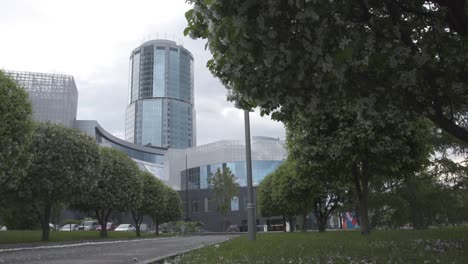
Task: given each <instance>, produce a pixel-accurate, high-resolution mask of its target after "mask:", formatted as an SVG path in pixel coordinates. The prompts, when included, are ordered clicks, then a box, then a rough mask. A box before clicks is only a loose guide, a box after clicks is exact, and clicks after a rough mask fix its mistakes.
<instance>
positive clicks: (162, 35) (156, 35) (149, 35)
mask: <svg viewBox="0 0 468 264" xmlns="http://www.w3.org/2000/svg"><path fill="white" fill-rule="evenodd" d="M154 39H167V40H172V41H174V42H175V43H176V44H177V45H180V46H183V45H184V43H183V42H182V39H181V38H180V37H178V36H177V35H175V34H168V33H166V32H164V33H160V32H152V33H147V34H145V35H143V36H142V38H141V43H142V44H143V43H144V42H146V41H150V40H154Z"/></svg>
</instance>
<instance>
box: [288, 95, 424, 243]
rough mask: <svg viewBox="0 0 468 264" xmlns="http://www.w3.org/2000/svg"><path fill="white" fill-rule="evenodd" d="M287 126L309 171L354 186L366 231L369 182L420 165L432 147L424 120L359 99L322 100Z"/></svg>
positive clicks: (294, 151) (294, 153) (294, 150)
mask: <svg viewBox="0 0 468 264" xmlns="http://www.w3.org/2000/svg"><path fill="white" fill-rule="evenodd" d="M286 126H287V131H288V135H287V140H288V151H289V154H290V156H291V158H293V159H295V160H296V161H297V162H298V163H301V164H303V165H302V166H305V167H306V168H307V167H308V168H307V170H309V171H311V172H313V174H311V175H310V176H311V177H315V178H316V180H317V181H318V182H322V183H325V184H327V185H328V186H340V185H341V186H345V185H349V184H352V185H353V186H354V190H353V193H355V194H356V195H357V197H356V199H357V200H358V201H359V216H360V220H361V221H360V225H361V229H362V231H363V233H365V234H367V233H369V231H370V225H369V219H368V195H369V192H370V189H371V185H372V184H385V183H386V182H387V181H390V180H393V179H404V178H405V177H408V176H410V175H413V174H414V173H417V172H418V171H421V170H422V169H424V165H426V164H427V162H428V161H429V155H430V154H431V151H432V148H431V145H430V138H431V135H432V131H431V127H430V126H429V125H428V123H427V122H426V121H425V120H420V119H418V118H416V117H414V116H411V115H409V116H404V115H401V114H400V113H399V112H398V111H389V110H387V111H385V112H382V113H377V112H375V111H372V110H369V108H368V107H366V106H365V105H362V104H361V103H359V102H356V103H352V102H348V103H347V104H346V105H344V106H343V105H341V104H340V105H338V104H329V105H327V106H322V107H321V108H320V110H319V111H316V112H315V113H313V114H309V115H308V116H307V117H304V116H301V115H297V116H296V117H295V119H294V120H293V121H290V122H288V123H287V125H286Z"/></svg>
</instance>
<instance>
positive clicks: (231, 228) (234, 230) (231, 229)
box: [226, 225, 240, 232]
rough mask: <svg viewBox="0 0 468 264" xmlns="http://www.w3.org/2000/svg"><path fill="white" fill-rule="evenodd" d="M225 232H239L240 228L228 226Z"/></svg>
mask: <svg viewBox="0 0 468 264" xmlns="http://www.w3.org/2000/svg"><path fill="white" fill-rule="evenodd" d="M226 232H240V228H239V226H238V225H230V226H229V227H228V228H227V229H226Z"/></svg>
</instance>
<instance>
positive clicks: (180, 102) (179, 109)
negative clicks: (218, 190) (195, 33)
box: [125, 40, 196, 149]
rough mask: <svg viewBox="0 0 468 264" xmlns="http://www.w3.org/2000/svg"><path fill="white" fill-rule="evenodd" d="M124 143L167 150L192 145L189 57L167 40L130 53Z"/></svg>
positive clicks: (193, 142) (182, 49) (193, 140)
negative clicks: (125, 141) (165, 148)
mask: <svg viewBox="0 0 468 264" xmlns="http://www.w3.org/2000/svg"><path fill="white" fill-rule="evenodd" d="M128 98H129V102H128V106H127V116H126V124H125V140H127V141H129V142H131V143H135V144H138V145H148V146H156V147H168V148H179V149H184V148H190V147H193V146H196V124H195V122H196V120H195V119H196V114H195V108H194V106H195V105H194V74H193V56H192V54H191V53H190V52H189V51H188V50H187V49H185V48H184V47H183V46H181V45H177V44H176V42H174V41H169V40H150V41H147V42H145V43H143V44H142V45H141V46H139V47H138V48H136V49H135V50H133V51H132V53H131V54H130V72H129V95H128Z"/></svg>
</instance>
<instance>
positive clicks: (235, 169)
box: [180, 160, 283, 190]
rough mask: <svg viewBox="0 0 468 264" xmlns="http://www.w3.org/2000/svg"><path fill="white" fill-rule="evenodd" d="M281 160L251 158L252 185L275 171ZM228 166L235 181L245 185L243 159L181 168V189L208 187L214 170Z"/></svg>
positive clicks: (242, 185)
mask: <svg viewBox="0 0 468 264" xmlns="http://www.w3.org/2000/svg"><path fill="white" fill-rule="evenodd" d="M282 162H283V161H281V160H253V161H252V180H253V185H258V184H260V182H261V181H262V180H263V179H264V178H265V177H266V176H267V175H268V174H270V173H272V172H273V171H275V170H276V169H277V168H278V166H279V165H280V164H281V163H282ZM225 168H229V169H230V170H231V172H232V173H233V174H234V175H235V176H236V178H237V182H238V183H239V185H240V186H241V187H245V186H247V170H246V163H245V161H238V162H232V163H219V164H210V165H203V166H200V167H195V168H190V169H188V170H183V171H181V173H180V182H181V186H180V187H181V189H182V190H185V189H186V188H188V189H189V190H200V189H210V188H211V186H210V185H209V182H210V178H211V176H212V175H214V174H215V173H216V171H217V170H218V169H219V170H221V171H222V170H224V169H225ZM186 174H187V176H188V182H186V180H185V179H186V178H187V177H186Z"/></svg>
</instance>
